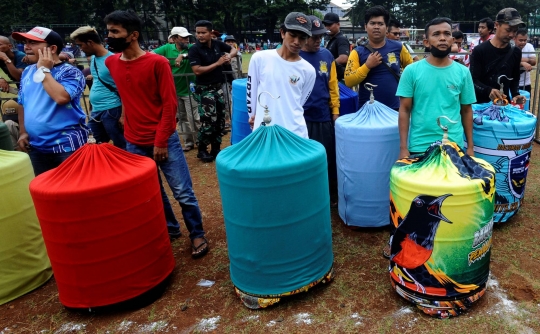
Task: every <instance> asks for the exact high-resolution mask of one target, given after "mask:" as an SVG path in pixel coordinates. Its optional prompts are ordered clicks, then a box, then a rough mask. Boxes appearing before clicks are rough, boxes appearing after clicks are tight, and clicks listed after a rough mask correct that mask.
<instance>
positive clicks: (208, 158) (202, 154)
mask: <svg viewBox="0 0 540 334" xmlns="http://www.w3.org/2000/svg"><path fill="white" fill-rule="evenodd" d="M197 158H199V159H201V161H202V162H212V161H214V159H215V158H214V156H213V155H211V154H210V153H208V152H207V151H199V153H197Z"/></svg>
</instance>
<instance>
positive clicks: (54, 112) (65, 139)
mask: <svg viewBox="0 0 540 334" xmlns="http://www.w3.org/2000/svg"><path fill="white" fill-rule="evenodd" d="M11 36H12V37H13V39H15V40H18V41H22V42H24V43H25V45H24V52H25V53H26V56H27V58H28V60H29V62H30V63H35V65H31V66H28V67H27V68H26V69H25V70H24V71H23V74H22V78H21V88H20V90H19V96H18V103H19V104H20V105H21V108H19V126H20V136H19V141H18V145H19V148H20V149H21V150H22V151H24V152H28V154H29V156H30V160H31V161H32V166H33V167H34V173H35V175H36V176H37V175H39V174H41V173H43V172H46V171H48V170H50V169H53V168H56V167H58V166H59V165H60V164H61V163H62V162H63V161H64V160H66V159H67V158H68V157H69V156H70V155H71V154H73V152H75V150H77V149H78V148H79V147H81V146H82V145H84V144H85V143H86V138H87V127H86V125H85V120H86V114H85V113H84V111H83V110H82V108H81V104H80V99H81V95H82V93H83V91H84V87H85V85H86V82H85V79H84V76H83V74H82V72H81V71H79V70H78V69H77V68H76V67H73V66H71V65H69V64H67V63H63V62H62V61H61V60H60V58H59V54H60V52H61V51H62V48H63V46H64V43H63V40H62V37H60V35H58V34H57V33H56V32H54V31H52V30H51V29H48V28H44V27H35V28H33V29H32V30H30V31H29V32H27V33H22V32H15V33H13V34H12V35H11Z"/></svg>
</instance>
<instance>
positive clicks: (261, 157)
mask: <svg viewBox="0 0 540 334" xmlns="http://www.w3.org/2000/svg"><path fill="white" fill-rule="evenodd" d="M216 169H217V175H218V181H219V189H220V192H221V201H222V205H223V217H224V220H225V230H226V234H227V245H228V251H229V260H230V274H231V280H232V282H233V284H234V286H235V287H236V288H237V293H238V294H239V295H240V296H241V298H242V300H243V301H244V303H245V304H246V306H248V307H250V308H259V307H265V306H267V305H268V303H270V304H272V303H275V302H276V300H275V299H277V300H279V297H280V296H285V295H289V294H294V293H298V292H301V291H306V290H307V289H308V288H309V287H311V286H312V285H315V284H316V283H317V282H321V281H322V280H323V278H324V277H326V276H327V274H328V273H329V272H330V271H331V269H332V262H333V253H332V228H331V222H330V195H329V189H328V171H327V161H326V152H325V149H324V147H323V146H322V145H321V144H320V143H318V142H316V141H314V140H309V139H304V138H301V137H299V136H298V135H296V134H294V133H292V132H291V131H289V130H286V129H285V128H283V127H281V126H279V125H273V126H272V125H270V126H261V127H259V128H258V129H257V130H255V131H254V132H253V134H252V135H250V136H248V137H247V138H246V139H245V140H243V141H242V142H240V143H238V144H236V145H232V146H229V147H227V148H226V149H224V150H223V151H221V153H220V154H219V155H218V156H217V159H216ZM249 297H252V298H249ZM259 297H261V298H262V297H268V298H270V299H268V300H267V301H266V302H264V303H261V302H260V301H259V302H258V300H259ZM272 298H274V300H272ZM247 300H249V301H247Z"/></svg>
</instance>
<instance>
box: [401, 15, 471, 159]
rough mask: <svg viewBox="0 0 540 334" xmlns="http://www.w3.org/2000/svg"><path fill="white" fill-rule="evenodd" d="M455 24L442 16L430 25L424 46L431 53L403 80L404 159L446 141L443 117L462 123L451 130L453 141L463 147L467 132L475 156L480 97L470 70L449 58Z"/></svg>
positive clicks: (402, 126) (402, 129) (402, 141)
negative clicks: (474, 122) (474, 126)
mask: <svg viewBox="0 0 540 334" xmlns="http://www.w3.org/2000/svg"><path fill="white" fill-rule="evenodd" d="M451 24H452V21H451V20H450V19H448V18H442V17H439V18H436V19H433V20H432V21H431V22H429V23H428V24H427V25H426V29H425V32H426V39H424V46H425V47H429V49H430V53H431V54H430V55H429V56H428V57H427V58H426V59H423V60H421V61H419V62H416V63H414V64H412V65H409V66H407V67H406V68H405V71H404V72H403V75H402V76H401V80H400V81H399V86H398V89H397V92H396V96H399V97H400V107H399V136H400V154H399V157H400V158H403V157H406V156H409V155H410V154H414V153H420V152H424V151H425V150H426V149H427V148H428V147H429V146H430V145H431V144H432V143H433V142H435V141H437V140H440V139H442V136H443V131H442V129H441V128H440V127H439V126H437V118H438V117H439V116H447V117H448V118H450V119H451V120H454V121H458V122H459V123H458V124H455V125H451V126H449V127H448V136H449V139H450V140H451V141H453V142H456V143H457V144H458V145H460V146H461V147H463V144H464V143H463V133H464V132H465V137H466V138H467V154H469V155H471V156H472V155H473V154H474V153H473V146H474V145H473V138H472V107H471V104H472V103H474V102H476V97H475V95H474V86H473V82H472V78H471V74H470V73H469V71H468V70H467V68H466V67H465V66H462V65H460V64H457V63H456V62H454V61H452V60H451V59H450V58H449V57H448V54H449V53H450V49H451V47H452V41H453V38H452V25H451ZM409 130H410V131H409Z"/></svg>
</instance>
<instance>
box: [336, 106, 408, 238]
mask: <svg viewBox="0 0 540 334" xmlns="http://www.w3.org/2000/svg"><path fill="white" fill-rule="evenodd" d="M335 129H336V159H337V161H336V163H337V178H338V194H339V204H338V208H339V216H340V217H341V219H343V221H344V222H345V224H347V225H352V226H361V227H378V226H384V225H388V224H390V220H389V212H388V207H389V205H390V200H389V195H388V194H389V193H390V169H392V166H393V164H394V163H395V162H396V160H397V159H398V157H399V131H398V113H397V112H396V111H395V110H393V109H390V108H388V107H387V106H385V105H384V104H382V103H379V102H377V101H375V102H374V103H373V104H370V103H369V101H368V102H366V103H365V104H364V106H362V108H360V110H358V112H356V113H354V114H349V115H345V116H341V117H339V118H338V119H337V120H336V125H335Z"/></svg>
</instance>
